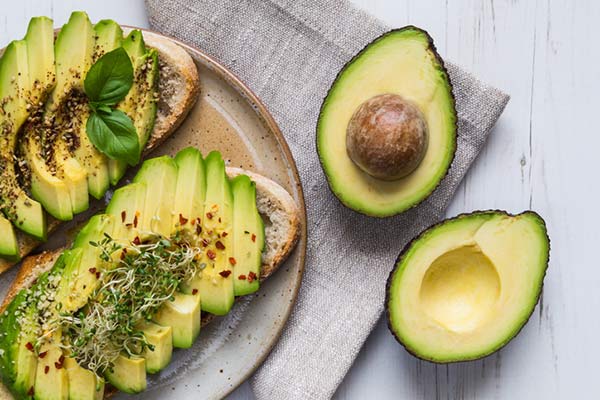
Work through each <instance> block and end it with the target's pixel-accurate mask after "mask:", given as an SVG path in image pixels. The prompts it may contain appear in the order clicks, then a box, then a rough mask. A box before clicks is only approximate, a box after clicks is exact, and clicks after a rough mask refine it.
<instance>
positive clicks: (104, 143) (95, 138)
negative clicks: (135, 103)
mask: <svg viewBox="0 0 600 400" xmlns="http://www.w3.org/2000/svg"><path fill="white" fill-rule="evenodd" d="M86 130H87V135H88V137H89V138H90V141H91V142H92V144H93V145H94V146H96V148H97V149H98V150H99V151H101V152H102V153H104V154H106V155H107V156H108V157H110V158H112V159H115V160H122V161H125V162H127V163H128V164H129V165H131V166H134V165H136V164H137V163H138V162H139V161H140V143H139V140H138V136H137V133H136V131H135V126H133V122H132V121H131V119H130V118H129V117H128V116H127V114H125V113H124V112H123V111H119V110H113V111H112V112H111V113H110V114H105V113H95V112H92V113H91V114H90V117H89V118H88V121H87V124H86Z"/></svg>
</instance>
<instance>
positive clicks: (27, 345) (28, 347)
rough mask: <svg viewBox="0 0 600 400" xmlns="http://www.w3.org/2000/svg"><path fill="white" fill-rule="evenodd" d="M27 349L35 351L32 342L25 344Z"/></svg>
mask: <svg viewBox="0 0 600 400" xmlns="http://www.w3.org/2000/svg"><path fill="white" fill-rule="evenodd" d="M25 348H26V349H27V350H29V351H33V345H32V344H31V342H27V343H25Z"/></svg>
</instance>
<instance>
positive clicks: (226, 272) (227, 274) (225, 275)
mask: <svg viewBox="0 0 600 400" xmlns="http://www.w3.org/2000/svg"><path fill="white" fill-rule="evenodd" d="M219 275H221V276H222V277H223V278H227V277H228V276H229V275H231V271H230V270H228V269H226V270H225V271H221V272H219Z"/></svg>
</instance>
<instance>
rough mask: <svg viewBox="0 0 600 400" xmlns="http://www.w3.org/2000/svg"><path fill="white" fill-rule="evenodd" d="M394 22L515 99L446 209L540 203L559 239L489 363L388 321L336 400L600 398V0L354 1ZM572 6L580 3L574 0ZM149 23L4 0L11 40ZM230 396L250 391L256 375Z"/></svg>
mask: <svg viewBox="0 0 600 400" xmlns="http://www.w3.org/2000/svg"><path fill="white" fill-rule="evenodd" d="M354 1H355V3H357V4H359V5H360V6H362V7H364V8H366V9H368V10H369V11H371V12H372V13H373V14H375V15H376V16H378V17H380V18H382V19H384V20H385V21H387V22H388V23H389V24H390V25H391V26H395V27H399V26H403V25H406V24H413V25H417V26H420V27H422V28H424V29H426V30H428V31H429V33H430V34H431V35H432V36H433V37H434V39H435V43H436V46H437V47H438V50H439V51H440V53H441V54H442V56H443V57H445V58H446V59H448V60H452V61H454V62H456V63H458V64H460V65H462V66H463V67H465V68H466V69H467V70H470V71H472V72H474V73H475V74H476V75H478V76H479V77H480V78H481V79H483V80H485V81H487V82H490V83H492V84H494V85H496V86H498V87H500V88H502V89H504V90H505V91H507V92H508V93H510V94H511V96H512V99H511V101H510V103H509V105H508V107H507V108H506V111H505V113H504V115H503V116H502V118H501V120H500V122H499V123H498V125H497V127H496V129H495V130H494V132H493V135H492V136H491V138H490V140H489V142H488V144H487V147H486V148H485V149H484V151H483V152H482V154H481V155H480V157H479V159H478V160H477V162H476V163H475V165H474V166H473V168H472V169H471V171H470V172H469V174H468V176H467V178H466V179H465V181H464V182H463V184H462V186H461V187H460V189H459V191H458V193H457V195H456V197H455V199H454V201H453V203H452V205H451V207H450V209H449V211H448V215H450V216H451V215H455V214H457V213H461V212H467V211H472V210H476V209H488V208H502V209H507V210H509V211H513V212H519V211H521V210H524V209H528V208H532V209H534V210H536V211H538V212H540V213H541V214H542V215H543V216H544V217H545V219H546V222H547V223H548V228H549V232H550V236H551V239H552V253H551V260H550V264H551V265H550V269H549V271H548V274H547V276H546V280H545V286H544V293H543V297H542V299H541V302H540V304H539V305H538V307H537V308H536V310H535V312H534V314H533V316H532V317H531V320H530V321H529V323H528V324H527V325H526V327H525V328H524V329H523V331H522V332H521V333H520V334H519V335H518V337H517V338H516V339H514V340H513V341H512V342H511V343H510V344H509V345H508V346H507V347H506V348H504V349H503V350H502V351H500V352H499V353H497V354H495V355H492V356H490V357H488V358H486V359H485V360H481V361H476V362H471V363H463V364H458V365H450V366H436V365H433V364H430V363H427V362H422V361H419V360H417V359H415V358H413V357H412V356H410V355H409V354H407V353H406V352H405V351H404V350H403V348H402V347H401V346H400V345H398V344H397V343H396V342H395V340H394V339H393V338H392V336H391V335H390V334H389V332H388V331H387V327H386V324H385V320H381V321H380V323H379V325H378V326H377V328H376V329H375V331H374V332H373V334H372V335H371V337H370V338H369V340H368V341H367V343H366V345H365V347H364V348H363V350H362V352H361V354H360V357H359V358H358V360H357V361H356V363H355V365H354V366H353V368H352V370H351V371H350V373H349V374H348V376H347V377H346V379H345V380H344V382H343V384H342V385H341V387H340V388H339V390H338V392H337V395H336V397H337V398H339V399H421V398H424V399H434V398H435V399H438V398H439V399H511V400H516V399H555V398H556V399H559V398H561V399H562V398H565V399H566V398H569V399H575V398H577V399H597V398H600V378H599V377H598V368H597V362H598V359H600V318H598V309H599V306H600V265H599V263H598V262H597V261H596V259H597V258H598V257H597V256H596V253H595V252H596V251H598V250H600V242H599V241H598V238H599V234H598V231H599V227H600V217H599V212H598V210H597V207H598V200H597V199H598V197H600V196H599V195H600V188H599V186H598V185H597V180H598V174H599V173H600V165H599V161H600V157H599V156H600V134H599V129H598V125H596V124H597V123H598V121H599V120H600V118H599V117H600V108H599V106H600V102H599V101H598V93H600V78H599V75H598V69H599V64H598V63H599V62H600V54H599V52H598V48H599V47H598V43H597V40H598V38H599V37H600V23H599V22H598V21H599V20H600V2H597V1H593V0H587V1H577V2H567V1H555V0H547V1H539V0H528V1H514V0H489V1H485V2H484V1H481V0H465V1H453V2H448V1H447V0H427V1H425V0H354ZM569 3H570V4H569ZM75 9H84V10H86V11H87V12H88V13H89V14H90V17H91V18H92V20H98V19H100V18H113V19H116V20H117V21H118V22H120V23H124V24H131V25H137V26H147V24H148V21H147V18H146V14H145V11H144V7H143V1H142V0H135V1H130V0H127V1H124V0H102V1H98V0H95V1H92V0H88V1H75V0H70V1H65V0H54V1H51V0H26V1H25V0H20V1H11V0H2V2H1V3H0V45H1V46H4V45H5V44H6V43H8V41H9V40H10V39H14V38H18V37H21V36H23V35H24V33H25V29H26V26H27V21H28V20H29V18H30V17H31V16H34V15H49V16H51V17H53V18H54V20H55V23H56V24H62V23H64V22H65V21H66V19H67V18H68V15H69V13H70V12H71V11H72V10H75ZM231 398H232V399H251V398H252V392H251V390H250V387H249V385H248V384H244V385H243V386H242V387H240V388H239V389H238V390H237V391H236V392H235V393H234V394H233V395H232V396H231Z"/></svg>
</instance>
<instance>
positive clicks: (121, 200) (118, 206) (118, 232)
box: [106, 182, 146, 245]
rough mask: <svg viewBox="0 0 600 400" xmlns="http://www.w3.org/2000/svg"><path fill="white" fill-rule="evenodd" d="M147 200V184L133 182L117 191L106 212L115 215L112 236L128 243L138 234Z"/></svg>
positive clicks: (123, 242)
mask: <svg viewBox="0 0 600 400" xmlns="http://www.w3.org/2000/svg"><path fill="white" fill-rule="evenodd" d="M145 202H146V185H145V184H144V183H139V182H138V183H131V184H129V185H127V186H123V187H122V188H119V189H117V190H116V191H115V193H114V194H113V196H112V198H111V199H110V203H108V206H107V207H106V213H107V214H109V215H112V216H113V217H114V227H113V233H112V235H111V236H112V238H113V239H115V240H116V241H117V242H120V243H121V244H125V245H128V244H129V242H130V241H132V240H134V239H135V237H136V236H138V235H139V234H140V233H139V230H140V228H141V215H142V212H143V211H144V205H145Z"/></svg>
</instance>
